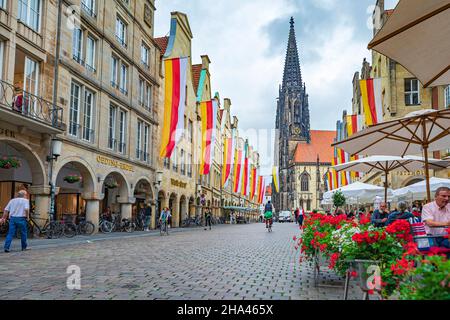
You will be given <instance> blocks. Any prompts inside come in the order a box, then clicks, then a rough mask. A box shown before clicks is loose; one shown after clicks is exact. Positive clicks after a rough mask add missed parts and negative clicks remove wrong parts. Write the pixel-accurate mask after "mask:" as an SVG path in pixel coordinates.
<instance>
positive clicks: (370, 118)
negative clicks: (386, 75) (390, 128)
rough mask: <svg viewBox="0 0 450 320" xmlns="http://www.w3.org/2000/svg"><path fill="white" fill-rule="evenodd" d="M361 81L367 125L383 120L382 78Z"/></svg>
mask: <svg viewBox="0 0 450 320" xmlns="http://www.w3.org/2000/svg"><path fill="white" fill-rule="evenodd" d="M359 83H360V87H361V98H362V104H363V109H364V115H365V119H366V121H365V122H366V125H367V126H370V125H373V124H377V123H380V122H383V106H382V105H381V102H382V100H381V78H377V79H367V80H360V81H359Z"/></svg>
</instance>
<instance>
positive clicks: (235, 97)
mask: <svg viewBox="0 0 450 320" xmlns="http://www.w3.org/2000/svg"><path fill="white" fill-rule="evenodd" d="M375 2H376V0H215V1H210V0H156V13H155V37H160V36H165V35H168V34H169V30H170V12H172V11H181V12H183V13H186V14H187V16H188V18H189V23H190V26H191V29H192V33H193V36H194V39H193V40H192V41H193V43H192V57H193V63H194V64H195V63H201V59H200V55H202V54H208V56H209V57H210V59H211V65H210V72H211V77H212V79H211V85H212V91H213V92H216V91H218V92H219V93H220V97H221V99H223V98H230V99H231V102H232V115H236V116H237V117H238V118H239V128H240V130H241V131H245V130H248V129H257V130H258V129H272V128H274V126H275V115H276V98H277V97H278V86H279V84H281V81H282V75H283V67H284V60H285V54H286V46H287V40H288V35H289V18H290V17H291V16H293V17H294V19H295V31H296V36H297V45H298V50H299V56H300V67H301V70H302V76H303V81H304V82H306V88H307V92H308V94H309V107H310V116H311V129H318V130H335V126H336V121H337V120H338V119H341V117H342V111H343V110H348V111H351V99H352V78H353V74H354V72H355V71H360V70H361V64H362V60H363V58H364V57H366V58H367V59H368V60H369V61H371V54H370V52H369V51H368V50H367V44H368V43H369V41H370V40H371V39H372V29H371V28H369V27H368V23H369V22H368V21H369V19H370V21H371V14H372V10H373V6H374V4H375ZM385 2H386V8H387V9H390V8H393V7H394V6H395V4H396V3H397V2H398V1H397V0H386V1H385ZM249 135H250V134H249ZM250 140H251V141H250V142H251V143H252V144H253V145H254V146H255V147H257V148H258V149H259V151H260V153H261V158H262V160H263V161H262V164H263V168H262V170H263V171H262V173H264V174H270V173H271V170H270V164H271V163H272V156H273V152H272V150H271V149H272V148H269V147H270V146H272V145H273V143H272V142H270V143H266V144H262V143H261V141H255V140H256V139H255V138H253V137H250ZM252 140H253V141H252ZM267 144H268V145H269V147H266V145H267Z"/></svg>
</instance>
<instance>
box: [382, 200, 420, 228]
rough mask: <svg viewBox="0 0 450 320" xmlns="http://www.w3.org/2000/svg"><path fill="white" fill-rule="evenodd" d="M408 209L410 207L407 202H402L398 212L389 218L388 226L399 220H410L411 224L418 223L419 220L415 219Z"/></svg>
mask: <svg viewBox="0 0 450 320" xmlns="http://www.w3.org/2000/svg"><path fill="white" fill-rule="evenodd" d="M407 208H408V205H407V204H406V202H405V201H400V202H399V203H398V211H394V212H392V213H391V214H390V215H389V216H388V218H387V221H386V226H388V225H390V224H391V223H393V222H394V221H395V220H399V219H404V220H409V222H410V223H414V222H418V219H417V218H416V217H414V215H413V214H412V213H411V212H409V211H408V210H407Z"/></svg>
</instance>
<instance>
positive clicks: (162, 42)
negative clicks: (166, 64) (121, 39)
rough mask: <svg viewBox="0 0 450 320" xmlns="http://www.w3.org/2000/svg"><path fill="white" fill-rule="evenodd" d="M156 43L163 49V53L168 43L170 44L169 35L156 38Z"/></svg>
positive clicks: (162, 53)
mask: <svg viewBox="0 0 450 320" xmlns="http://www.w3.org/2000/svg"><path fill="white" fill-rule="evenodd" d="M154 40H155V42H156V45H157V46H158V47H159V49H161V55H162V56H163V55H164V54H165V53H166V49H167V45H168V44H169V37H161V38H155V39H154Z"/></svg>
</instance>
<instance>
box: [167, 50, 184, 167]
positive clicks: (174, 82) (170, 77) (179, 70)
mask: <svg viewBox="0 0 450 320" xmlns="http://www.w3.org/2000/svg"><path fill="white" fill-rule="evenodd" d="M187 64H188V58H174V59H167V60H164V69H165V82H164V83H165V91H164V122H163V126H162V137H161V150H160V156H161V157H162V158H170V156H171V155H172V151H173V149H174V147H175V144H176V143H177V141H178V140H179V138H180V137H181V134H182V132H183V130H184V106H185V101H186V69H187Z"/></svg>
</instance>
